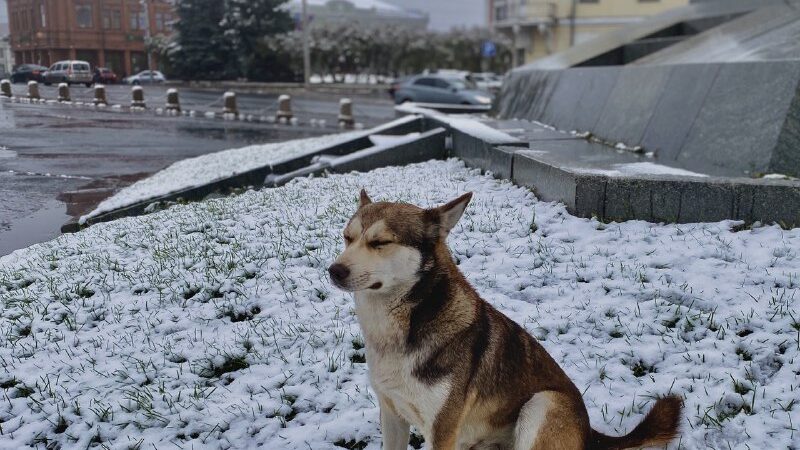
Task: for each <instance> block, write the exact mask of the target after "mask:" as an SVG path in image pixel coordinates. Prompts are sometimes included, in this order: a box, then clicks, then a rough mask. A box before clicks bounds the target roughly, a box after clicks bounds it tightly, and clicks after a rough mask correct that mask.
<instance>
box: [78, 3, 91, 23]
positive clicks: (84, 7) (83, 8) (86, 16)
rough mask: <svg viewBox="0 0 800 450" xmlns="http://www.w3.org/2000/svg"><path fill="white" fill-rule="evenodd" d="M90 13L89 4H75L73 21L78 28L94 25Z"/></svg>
mask: <svg viewBox="0 0 800 450" xmlns="http://www.w3.org/2000/svg"><path fill="white" fill-rule="evenodd" d="M92 15H93V14H92V5H91V4H78V5H75V21H76V22H77V24H78V28H92V27H93V26H94V21H93V20H92Z"/></svg>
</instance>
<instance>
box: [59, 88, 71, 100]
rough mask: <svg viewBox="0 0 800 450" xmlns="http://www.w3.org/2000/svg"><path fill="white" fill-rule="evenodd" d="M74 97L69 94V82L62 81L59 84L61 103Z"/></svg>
mask: <svg viewBox="0 0 800 450" xmlns="http://www.w3.org/2000/svg"><path fill="white" fill-rule="evenodd" d="M71 100H72V99H71V98H70V96H69V85H68V84H67V83H61V84H59V85H58V101H59V102H61V103H64V102H68V101H71Z"/></svg>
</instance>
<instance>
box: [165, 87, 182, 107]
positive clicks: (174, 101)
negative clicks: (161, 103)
mask: <svg viewBox="0 0 800 450" xmlns="http://www.w3.org/2000/svg"><path fill="white" fill-rule="evenodd" d="M167 111H177V112H181V102H180V100H179V99H178V90H177V89H169V90H167Z"/></svg>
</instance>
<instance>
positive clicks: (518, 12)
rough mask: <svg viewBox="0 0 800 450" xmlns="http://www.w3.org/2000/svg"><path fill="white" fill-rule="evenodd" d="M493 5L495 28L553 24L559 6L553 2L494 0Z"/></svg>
mask: <svg viewBox="0 0 800 450" xmlns="http://www.w3.org/2000/svg"><path fill="white" fill-rule="evenodd" d="M492 5H493V8H494V9H493V13H494V14H493V26H494V27H495V28H509V27H514V26H537V25H552V24H554V23H555V22H556V20H557V17H556V11H557V8H556V4H555V3H553V2H534V1H532V0H494V2H492Z"/></svg>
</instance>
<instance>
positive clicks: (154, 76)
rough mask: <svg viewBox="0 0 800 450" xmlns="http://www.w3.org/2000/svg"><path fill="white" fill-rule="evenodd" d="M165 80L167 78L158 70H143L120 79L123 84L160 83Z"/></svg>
mask: <svg viewBox="0 0 800 450" xmlns="http://www.w3.org/2000/svg"><path fill="white" fill-rule="evenodd" d="M165 81H167V78H166V77H165V76H164V74H163V73H161V72H159V71H158V70H143V71H141V72H139V73H137V74H136V75H131V76H129V77H127V78H125V79H123V80H122V82H123V83H125V84H161V83H163V82H165Z"/></svg>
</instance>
